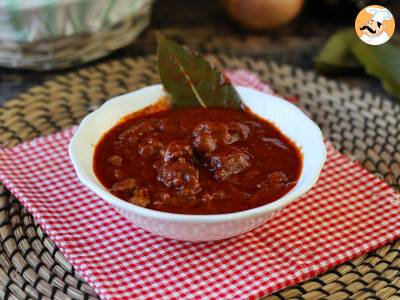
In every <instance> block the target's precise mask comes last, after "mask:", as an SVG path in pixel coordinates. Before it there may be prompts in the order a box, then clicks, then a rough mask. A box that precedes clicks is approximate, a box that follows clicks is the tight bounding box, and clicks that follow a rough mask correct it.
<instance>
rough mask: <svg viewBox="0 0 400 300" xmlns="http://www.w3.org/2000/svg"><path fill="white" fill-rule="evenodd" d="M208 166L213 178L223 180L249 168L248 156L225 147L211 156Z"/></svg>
mask: <svg viewBox="0 0 400 300" xmlns="http://www.w3.org/2000/svg"><path fill="white" fill-rule="evenodd" d="M208 164H209V168H210V169H211V171H212V172H213V174H214V178H215V179H216V180H224V179H226V178H228V177H229V176H230V175H233V174H239V173H241V172H243V171H244V170H246V169H247V168H248V167H250V156H249V155H248V154H247V153H246V152H245V151H244V150H242V149H240V148H237V147H234V146H230V145H226V146H223V147H219V148H218V149H217V150H216V151H214V152H213V153H212V154H211V156H210V157H209V162H208Z"/></svg>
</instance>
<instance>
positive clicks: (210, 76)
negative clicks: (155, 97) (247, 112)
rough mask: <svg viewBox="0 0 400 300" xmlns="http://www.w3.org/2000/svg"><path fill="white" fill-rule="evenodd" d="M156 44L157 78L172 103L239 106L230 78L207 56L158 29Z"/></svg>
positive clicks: (202, 105) (238, 98) (194, 105)
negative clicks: (188, 47) (207, 58)
mask: <svg viewBox="0 0 400 300" xmlns="http://www.w3.org/2000/svg"><path fill="white" fill-rule="evenodd" d="M157 43H158V51H157V52H158V71H159V74H160V79H161V82H162V84H163V86H164V88H165V89H166V90H167V92H168V93H169V95H170V98H171V101H172V105H173V106H175V107H190V106H191V107H196V106H201V107H224V108H235V109H240V108H241V103H242V102H241V100H240V97H239V94H238V93H237V91H236V90H235V88H234V87H233V85H232V84H231V82H230V80H229V79H228V78H227V77H225V76H224V74H223V73H222V72H221V71H219V70H218V69H217V68H215V67H214V66H213V65H212V64H210V63H209V62H208V61H207V60H206V59H204V58H203V57H202V56H200V55H199V54H198V53H195V52H192V51H190V50H188V49H187V48H185V47H183V46H181V45H179V44H177V43H176V42H174V41H172V40H170V39H168V38H166V37H165V36H164V35H162V34H161V33H159V32H158V33H157Z"/></svg>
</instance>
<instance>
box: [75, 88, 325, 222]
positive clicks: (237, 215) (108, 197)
mask: <svg viewBox="0 0 400 300" xmlns="http://www.w3.org/2000/svg"><path fill="white" fill-rule="evenodd" d="M160 88H161V89H163V87H162V85H161V84H155V85H150V86H147V87H144V88H141V89H138V90H135V91H133V92H129V93H125V94H122V95H119V96H116V97H113V98H111V99H110V100H108V101H107V102H105V103H104V104H103V105H101V106H100V107H99V108H97V109H96V110H94V111H93V112H91V113H90V114H88V115H87V116H85V117H84V118H83V120H82V121H81V123H80V125H79V127H78V129H77V130H76V131H75V133H74V135H73V137H72V139H71V141H70V143H69V145H68V152H69V156H70V159H71V161H72V164H73V166H74V169H75V172H76V174H77V176H78V178H79V180H80V181H81V182H82V183H83V184H84V185H85V186H86V187H88V188H89V189H90V190H92V191H93V192H95V193H96V194H97V195H98V196H100V197H101V198H102V199H103V200H104V201H106V202H108V203H110V204H112V205H114V206H116V207H117V208H118V209H123V210H126V211H128V212H130V213H134V214H138V215H141V216H142V217H148V218H152V219H158V220H165V221H175V222H182V223H197V224H199V223H220V222H227V221H237V220H242V219H247V218H251V217H257V216H261V215H264V214H267V213H271V212H274V211H277V210H279V209H281V208H283V207H284V206H286V205H287V204H289V203H290V202H292V201H294V200H295V199H297V198H298V197H300V196H302V195H304V194H305V193H306V192H307V191H309V190H310V189H311V187H312V186H313V185H314V184H315V183H316V182H317V180H318V178H319V175H320V173H321V170H322V168H323V165H324V163H325V161H326V147H325V143H324V137H323V134H322V131H321V129H320V128H319V127H318V125H317V124H315V122H314V121H312V120H311V119H310V118H309V117H308V116H307V115H306V114H305V113H304V112H303V111H302V110H300V109H299V108H298V107H297V106H295V105H294V104H292V103H290V102H289V101H287V100H285V99H284V98H281V97H278V96H276V95H271V94H267V93H264V92H261V91H259V90H256V89H253V88H249V87H246V86H240V85H235V88H236V89H238V90H251V91H255V92H257V93H262V94H265V95H266V96H268V97H273V98H275V99H276V100H277V101H281V102H283V103H284V104H285V105H286V106H287V109H289V110H291V111H292V112H294V113H296V114H297V115H298V117H299V118H302V119H303V121H304V122H308V123H309V125H310V126H311V128H313V129H312V130H313V131H314V132H313V133H312V134H315V135H316V136H318V138H319V141H320V145H315V149H317V150H319V162H320V163H319V165H318V168H316V170H315V172H314V174H312V177H311V179H310V180H309V181H308V182H307V183H306V184H304V185H302V186H300V188H299V189H298V190H297V192H295V193H292V191H293V190H294V188H293V189H292V190H290V191H289V192H288V193H287V194H285V195H284V196H282V197H281V198H279V199H277V200H275V201H273V202H271V203H267V204H265V205H262V206H258V207H255V208H252V209H248V210H243V211H239V212H233V213H226V214H210V215H204V214H203V215H194V214H177V213H170V212H164V211H158V210H153V209H149V208H144V207H141V206H137V205H134V204H131V203H129V202H127V201H124V200H122V199H120V198H118V197H116V196H114V195H113V194H111V193H110V192H108V191H107V190H106V188H105V187H103V186H101V187H100V186H99V185H97V184H96V183H94V182H93V181H92V179H91V178H89V176H88V175H87V172H86V171H85V170H84V168H83V167H82V166H81V165H80V164H79V160H78V159H77V155H78V153H77V152H79V151H75V149H76V148H77V146H78V145H79V137H80V135H81V134H83V133H82V132H83V131H84V129H85V128H86V127H88V126H90V123H91V121H92V120H93V119H94V118H96V115H97V113H98V112H100V111H102V110H106V109H107V108H108V107H109V106H111V105H115V104H116V103H117V102H118V101H121V99H123V98H126V97H129V96H131V95H132V94H136V93H147V92H151V91H152V90H154V89H158V90H159V89H160ZM163 93H164V94H166V93H165V92H164V90H163ZM132 112H133V111H131V112H128V113H127V114H129V113H132ZM255 113H256V112H255ZM269 121H270V120H269ZM270 122H271V121H270ZM113 126H114V125H113ZM277 127H278V126H277ZM278 129H280V128H279V127H278ZM280 130H281V129H280ZM104 133H105V132H104ZM282 133H283V134H285V132H284V131H283V130H282ZM317 158H318V157H315V159H317ZM302 172H303V169H302ZM302 172H301V173H302Z"/></svg>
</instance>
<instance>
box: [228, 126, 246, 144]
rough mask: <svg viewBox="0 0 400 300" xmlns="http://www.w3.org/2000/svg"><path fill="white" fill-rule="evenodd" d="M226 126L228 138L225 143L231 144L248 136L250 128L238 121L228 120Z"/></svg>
mask: <svg viewBox="0 0 400 300" xmlns="http://www.w3.org/2000/svg"><path fill="white" fill-rule="evenodd" d="M227 127H228V132H229V140H228V142H227V144H233V143H236V142H238V141H242V140H245V139H247V137H248V136H249V133H250V128H249V126H247V125H246V124H243V123H240V122H229V123H228V124H227Z"/></svg>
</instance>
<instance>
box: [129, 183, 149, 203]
mask: <svg viewBox="0 0 400 300" xmlns="http://www.w3.org/2000/svg"><path fill="white" fill-rule="evenodd" d="M128 202H130V203H132V204H135V205H138V206H142V207H146V206H147V205H149V204H150V191H149V189H148V188H145V187H143V188H138V189H137V190H136V192H135V194H134V195H133V196H132V197H130V198H129V199H128Z"/></svg>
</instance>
